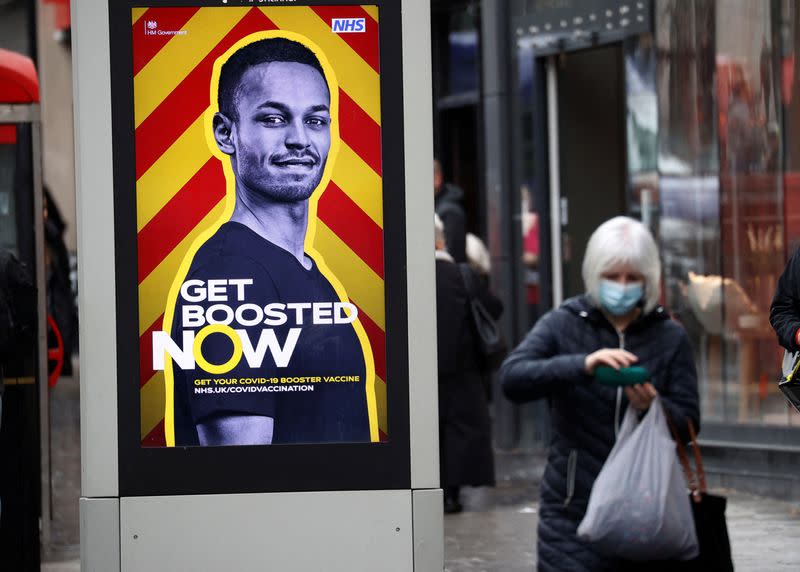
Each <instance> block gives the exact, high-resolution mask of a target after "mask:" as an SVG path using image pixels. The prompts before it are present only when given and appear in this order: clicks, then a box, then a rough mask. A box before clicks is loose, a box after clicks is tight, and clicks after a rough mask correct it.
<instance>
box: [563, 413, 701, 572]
mask: <svg viewBox="0 0 800 572" xmlns="http://www.w3.org/2000/svg"><path fill="white" fill-rule="evenodd" d="M637 418H638V413H637V412H636V410H635V409H634V408H633V407H631V406H629V407H628V410H627V411H626V412H625V419H624V421H623V422H622V427H621V428H620V430H619V433H618V435H617V442H616V443H615V444H614V448H613V449H611V453H610V454H609V456H608V459H606V462H605V464H604V465H603V468H602V469H601V470H600V474H598V475H597V480H595V482H594V486H593V487H592V493H591V495H590V496H589V505H588V507H587V509H586V515H585V516H584V518H583V521H581V524H580V526H579V527H578V537H579V538H580V539H582V540H584V541H587V542H589V543H591V544H592V546H594V547H595V548H596V549H597V550H598V551H600V552H602V553H603V554H606V555H608V556H615V557H618V558H622V559H626V560H637V561H643V560H673V559H674V560H688V559H691V558H694V557H696V556H697V554H698V544H697V534H696V533H695V527H694V518H693V516H692V507H691V504H690V502H691V501H690V500H689V494H688V489H687V486H686V480H685V479H684V475H683V472H682V471H681V468H680V464H679V461H678V458H677V455H676V453H675V443H674V441H673V440H672V438H671V437H670V432H669V428H668V427H667V420H666V417H665V414H664V410H663V406H662V404H661V401H660V399H659V398H658V397H656V398H655V399H654V400H653V402H652V404H651V405H650V409H649V411H648V412H647V414H645V416H644V418H643V419H642V420H641V421H637Z"/></svg>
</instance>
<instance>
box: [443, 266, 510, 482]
mask: <svg viewBox="0 0 800 572" xmlns="http://www.w3.org/2000/svg"><path fill="white" fill-rule="evenodd" d="M447 258H449V257H447V256H446V255H442V254H440V253H437V260H436V319H437V331H436V337H437V347H438V358H439V359H438V364H439V369H438V373H439V446H440V465H441V485H442V487H459V486H462V485H469V486H482V485H493V484H494V458H493V454H492V441H491V431H490V423H489V409H488V404H487V401H486V393H485V391H484V388H483V382H482V377H481V374H480V372H479V370H478V361H477V354H476V351H477V346H476V339H475V336H476V334H475V333H474V332H473V326H472V323H471V322H470V320H471V318H470V316H469V315H468V313H467V291H466V287H465V285H464V281H463V278H462V275H461V270H460V269H459V267H458V265H457V264H455V263H454V262H452V259H449V260H448V259H447ZM476 282H477V280H476ZM480 295H481V301H483V302H484V303H485V305H486V306H487V309H488V310H489V311H490V312H495V311H496V310H497V304H496V303H495V302H498V303H499V301H498V300H496V298H494V297H493V296H492V295H491V294H490V293H489V292H488V291H487V290H485V289H481V292H480ZM501 307H502V306H501Z"/></svg>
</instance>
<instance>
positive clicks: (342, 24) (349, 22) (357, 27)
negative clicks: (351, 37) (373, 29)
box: [331, 18, 367, 34]
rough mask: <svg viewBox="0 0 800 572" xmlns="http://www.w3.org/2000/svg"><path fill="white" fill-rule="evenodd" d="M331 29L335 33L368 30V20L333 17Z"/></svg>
mask: <svg viewBox="0 0 800 572" xmlns="http://www.w3.org/2000/svg"><path fill="white" fill-rule="evenodd" d="M331 30H333V32H334V33H335V34H350V33H354V32H366V30H367V22H366V19H364V18H333V20H332V21H331Z"/></svg>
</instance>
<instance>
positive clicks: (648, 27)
mask: <svg viewBox="0 0 800 572" xmlns="http://www.w3.org/2000/svg"><path fill="white" fill-rule="evenodd" d="M432 10H433V33H434V46H435V53H436V55H435V57H434V76H435V77H436V78H437V80H436V82H435V85H436V89H435V93H434V100H435V101H434V104H435V107H434V110H435V114H436V122H435V127H436V132H437V136H436V150H437V153H438V154H439V156H440V158H441V159H442V161H443V163H444V165H445V174H446V175H447V176H448V177H449V178H450V179H451V180H453V181H454V182H455V183H457V184H460V185H461V186H462V187H463V188H464V190H465V195H466V201H465V207H466V209H467V211H468V213H469V214H468V220H469V224H470V230H472V231H473V232H475V233H477V234H479V235H481V236H482V237H483V238H484V239H485V240H486V241H487V243H488V245H489V248H490V251H491V252H492V257H493V286H494V287H495V289H496V290H497V291H498V293H499V294H501V295H502V297H503V299H504V301H505V302H506V308H507V313H506V316H505V318H504V320H505V323H504V325H505V327H506V331H507V333H508V335H509V336H510V337H511V338H512V339H513V340H514V341H517V340H519V339H520V338H521V337H522V336H523V335H524V333H525V332H526V331H527V330H528V329H529V328H530V327H531V325H532V324H533V323H534V321H535V320H536V318H537V317H538V316H539V315H541V314H542V313H543V312H545V311H547V309H549V308H551V307H552V306H553V304H554V303H557V302H558V301H560V300H562V299H564V298H566V297H569V296H571V295H575V294H578V293H580V292H581V291H582V282H581V279H580V264H581V260H582V258H583V250H584V248H585V245H586V241H587V240H588V236H589V234H591V232H592V231H593V230H594V228H596V226H597V225H598V224H600V223H601V222H602V221H604V220H606V219H608V218H610V217H612V216H615V215H619V214H625V215H628V216H632V217H634V218H637V219H640V220H642V221H643V222H644V223H645V224H647V225H648V226H649V227H650V228H651V230H652V231H653V233H654V236H655V237H656V239H657V241H658V243H659V247H660V251H661V257H662V263H663V283H662V289H663V302H664V304H665V305H666V306H667V307H668V308H669V309H670V311H671V312H672V313H673V315H674V316H675V318H676V319H677V320H679V321H680V322H681V323H682V324H683V325H684V327H685V328H686V330H687V332H688V333H689V336H690V338H691V341H692V345H693V349H694V352H695V358H696V365H697V370H698V378H699V382H700V395H701V408H702V415H703V431H702V434H701V437H702V441H703V444H704V448H705V455H706V457H707V458H708V464H709V466H710V470H711V472H713V473H714V474H715V475H716V477H717V478H718V481H717V482H718V484H730V485H735V486H739V487H743V488H749V489H751V490H754V491H756V492H768V493H772V494H778V495H784V496H786V495H789V496H795V497H796V495H794V493H793V490H794V486H793V485H794V484H797V477H796V474H797V471H796V468H797V465H798V464H800V414H798V413H797V412H796V411H795V410H794V409H792V408H791V407H790V406H789V405H788V404H787V403H786V401H785V400H784V398H783V396H782V395H781V393H780V391H779V390H778V388H777V380H778V378H779V375H780V363H781V357H782V353H783V350H782V349H781V348H780V347H779V346H778V344H777V342H776V338H775V335H774V333H773V332H772V330H771V328H770V326H769V322H768V314H769V306H770V302H771V299H772V295H773V293H774V290H775V283H776V281H777V279H778V277H779V276H780V273H781V272H782V270H783V267H784V264H785V262H786V260H787V259H788V257H789V256H790V255H791V253H792V252H794V250H795V249H796V248H797V247H798V245H800V177H798V161H800V129H798V127H800V126H798V125H797V124H798V121H800V111H798V110H799V109H800V102H799V101H798V98H800V85H798V79H796V76H798V75H800V74H798V73H797V70H798V65H800V63H799V62H798V61H797V58H796V57H795V54H796V53H797V52H798V49H800V34H799V33H798V32H800V30H798V26H799V25H800V10H798V8H797V6H796V5H795V3H794V2H791V1H789V0H763V1H762V0H759V1H756V2H752V1H750V0H654V1H647V2H644V1H621V0H616V1H611V0H596V1H593V2H569V1H568V2H558V3H552V2H539V1H535V0H513V1H510V2H493V1H490V0H484V1H483V2H480V1H478V0H473V1H469V2H436V1H434V2H433V4H432ZM469 121H474V125H472V124H470V123H469ZM471 133H474V134H476V138H475V141H476V143H467V142H465V141H464V139H465V138H466V137H467V136H468V135H469V134H471ZM475 154H477V155H478V156H477V157H475V156H474V155H475ZM494 407H495V421H496V428H495V429H496V431H495V433H496V441H497V444H498V446H499V447H500V448H506V449H512V448H517V447H523V448H536V447H542V446H543V445H544V443H546V442H547V427H548V423H547V410H546V405H544V404H532V405H528V406H524V407H521V408H517V407H514V406H511V405H509V404H507V403H505V402H504V401H503V400H502V398H496V399H495V401H494Z"/></svg>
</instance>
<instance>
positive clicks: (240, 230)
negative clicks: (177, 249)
mask: <svg viewBox="0 0 800 572" xmlns="http://www.w3.org/2000/svg"><path fill="white" fill-rule="evenodd" d="M250 233H251V231H249V230H248V229H247V228H245V227H243V226H242V225H239V224H235V223H230V222H228V223H225V224H223V225H222V226H221V227H219V228H218V229H217V231H216V232H215V233H214V234H212V235H211V236H210V237H209V238H208V239H207V240H206V241H205V242H204V243H203V244H202V245H200V248H198V249H197V252H195V254H194V256H193V257H192V263H191V265H190V266H189V272H188V275H187V278H199V277H203V276H205V277H215V276H216V277H221V276H226V275H228V276H232V273H236V274H241V273H242V272H245V273H249V274H253V273H263V274H267V275H269V274H270V272H269V268H268V266H271V265H267V264H264V261H263V260H261V259H262V258H263V252H259V251H260V250H261V249H259V248H258V246H260V245H259V244H256V243H255V241H254V240H253V237H252V236H250Z"/></svg>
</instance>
